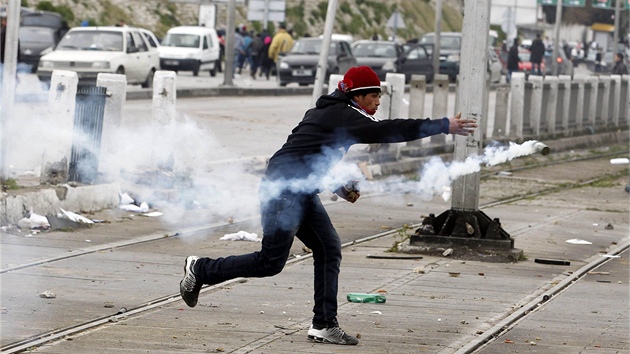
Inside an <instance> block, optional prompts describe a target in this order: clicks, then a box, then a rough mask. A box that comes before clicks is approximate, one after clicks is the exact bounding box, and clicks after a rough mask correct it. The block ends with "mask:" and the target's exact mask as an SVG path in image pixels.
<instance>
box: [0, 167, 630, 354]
mask: <svg viewBox="0 0 630 354" xmlns="http://www.w3.org/2000/svg"><path fill="white" fill-rule="evenodd" d="M619 168H620V167H619V166H614V165H610V163H609V162H608V158H601V159H596V160H591V161H584V162H578V163H577V164H570V165H568V166H562V165H559V166H556V167H555V168H554V167H552V166H550V167H546V168H541V169H534V170H522V171H514V172H513V173H512V175H510V176H496V177H493V178H489V179H484V181H483V182H482V185H481V190H482V192H481V199H480V200H481V203H482V205H485V204H487V203H488V202H490V201H495V200H497V199H499V198H501V196H505V193H506V190H510V191H511V193H512V195H515V194H516V195H518V194H523V193H524V192H525V191H527V192H532V191H534V192H535V191H543V190H545V189H547V190H549V188H545V187H549V186H561V185H563V184H566V183H567V181H575V178H576V175H577V174H579V173H578V172H576V171H585V173H584V174H580V177H579V178H578V179H579V180H582V181H587V180H589V179H590V178H592V177H593V176H598V175H601V173H602V172H605V173H606V174H613V175H614V174H615V173H616V172H619V171H617V170H615V169H619ZM626 183H627V176H617V177H614V178H611V179H610V180H606V181H605V182H601V183H593V184H588V185H585V186H583V187H579V188H570V189H561V190H558V191H556V192H548V193H545V194H542V195H539V196H537V197H528V198H525V199H521V200H517V201H513V202H511V203H508V204H501V205H495V206H492V207H484V208H483V211H484V212H485V213H486V214H488V215H489V216H490V217H492V218H499V219H500V220H501V223H502V225H503V228H504V229H505V230H506V231H507V232H508V233H509V234H510V235H511V236H512V237H513V238H514V239H515V247H516V248H518V249H522V250H523V252H524V255H525V258H526V259H523V260H521V261H519V262H516V263H507V264H506V263H492V262H481V261H470V260H458V259H453V258H450V257H432V256H422V257H423V258H422V259H395V257H393V258H392V259H387V257H392V256H408V255H407V254H400V253H388V252H386V251H387V250H388V249H390V248H391V247H392V245H393V244H394V242H399V241H401V240H402V239H403V236H404V233H405V231H400V230H397V228H400V227H403V225H414V224H417V223H419V222H420V221H421V218H422V216H426V215H427V214H428V213H436V214H437V213H441V212H442V211H445V210H448V209H449V208H450V203H449V202H444V201H443V200H441V198H436V199H432V200H430V201H426V200H422V199H421V198H419V197H418V196H417V195H414V194H413V193H407V194H396V193H387V194H377V193H366V195H364V196H363V197H362V198H361V200H360V201H359V202H357V203H356V204H353V205H350V204H348V203H345V202H341V201H336V202H333V201H332V200H330V198H329V196H328V195H322V198H323V200H324V201H325V202H326V204H327V206H326V207H327V209H328V210H329V212H330V214H331V218H332V219H333V223H334V224H335V225H336V228H337V230H338V232H339V234H340V235H341V237H342V240H343V241H344V242H345V244H346V246H345V247H344V250H343V257H344V259H343V261H342V272H341V279H340V290H339V296H338V298H339V304H340V307H339V321H340V323H341V325H342V327H343V328H344V329H345V330H347V331H348V332H350V333H352V334H360V336H361V340H360V344H359V345H358V346H357V347H344V346H334V345H324V344H314V343H310V342H308V341H307V340H306V331H307V329H308V326H309V324H310V318H311V307H312V291H313V289H312V264H311V261H310V257H309V255H308V254H306V253H304V252H303V251H302V245H301V244H300V243H299V241H297V240H296V242H295V244H294V246H293V254H294V256H292V257H291V260H290V262H289V264H288V265H287V267H286V268H285V270H284V271H283V272H282V273H281V274H279V275H278V276H275V277H271V278H263V279H236V280H235V281H233V282H228V283H224V284H219V285H217V286H213V287H207V288H204V290H203V292H202V295H201V296H200V301H199V305H198V306H197V307H195V308H193V309H191V308H188V307H186V305H185V304H184V303H183V301H182V300H181V299H180V298H179V296H178V284H179V280H180V279H181V276H182V266H183V260H184V258H185V257H186V256H187V255H190V254H196V255H200V256H210V257H218V256H225V255H229V254H236V253H244V252H250V251H253V250H256V249H258V247H259V244H257V243H255V242H244V241H240V242H239V241H222V240H219V238H220V237H221V236H223V235H225V234H226V233H232V232H236V231H238V230H244V231H247V232H254V233H258V234H260V231H259V228H260V226H259V221H258V219H257V217H256V215H255V214H254V215H252V217H251V218H239V219H237V220H234V221H235V222H234V223H233V224H229V223H227V222H225V221H223V222H217V223H215V224H213V225H196V226H191V225H188V224H186V225H169V226H166V225H167V224H164V223H162V222H161V221H162V220H161V219H160V218H159V217H158V218H150V217H143V216H138V215H135V214H131V213H128V212H123V211H120V210H105V211H103V212H101V213H99V214H94V215H90V217H91V218H93V219H99V218H100V219H103V220H107V221H108V222H107V223H102V224H98V225H96V226H95V227H92V228H89V229H84V230H83V229H82V230H75V231H72V232H60V231H55V232H46V233H39V234H28V235H27V234H21V235H15V234H7V233H4V234H3V235H2V239H1V241H2V248H1V252H2V273H0V281H1V282H2V295H1V299H2V305H1V306H2V315H1V325H2V339H1V340H2V345H3V351H4V352H10V351H8V350H4V349H5V346H6V345H7V344H9V343H13V342H16V341H19V340H24V339H27V338H30V337H32V336H34V335H36V334H38V333H43V332H46V331H50V330H53V329H58V328H67V327H72V326H77V325H79V324H82V323H84V322H87V321H89V320H93V319H95V318H100V319H104V320H103V321H104V322H103V323H101V324H100V325H98V326H96V327H94V328H89V329H86V330H84V331H80V332H78V333H70V334H68V335H62V336H61V337H60V338H59V339H57V340H52V341H47V340H43V342H45V343H40V344H38V345H39V346H37V347H33V348H31V352H36V353H141V352H142V353H147V352H148V353H183V352H186V353H215V352H229V353H349V352H353V353H417V352H428V353H468V352H480V353H513V352H514V353H516V352H518V353H628V352H630V345H629V340H628V333H629V331H630V328H629V323H630V318H629V313H628V301H629V299H630V288H629V281H630V275H629V265H628V252H627V248H628V243H629V234H630V225H629V223H630V217H629V208H628V194H626V193H625V192H623V187H624V186H625V184H626ZM202 224H203V223H202ZM407 232H412V231H407ZM372 235H379V237H374V238H371V237H370V236H372ZM571 239H580V240H584V241H588V242H590V244H573V243H567V242H566V241H567V240H571ZM374 256H383V257H386V258H385V259H382V258H374ZM617 256H619V257H617ZM537 259H548V260H561V261H566V262H569V263H570V264H569V265H554V264H541V263H538V262H536V260H537ZM46 291H48V292H51V293H54V295H55V297H54V298H43V297H41V296H42V294H43V293H45V292H46ZM378 291H382V292H383V293H384V294H385V295H386V297H387V302H386V303H385V304H357V303H351V302H347V301H346V295H347V294H348V293H356V292H378ZM545 297H548V300H546V301H545ZM147 304H150V306H148V307H146V306H145V307H143V305H147ZM123 307H124V308H126V309H127V312H125V313H121V314H117V313H118V312H119V311H120V310H121V309H122V308H123ZM30 346H31V345H27V347H30Z"/></svg>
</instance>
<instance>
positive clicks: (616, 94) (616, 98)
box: [610, 75, 621, 127]
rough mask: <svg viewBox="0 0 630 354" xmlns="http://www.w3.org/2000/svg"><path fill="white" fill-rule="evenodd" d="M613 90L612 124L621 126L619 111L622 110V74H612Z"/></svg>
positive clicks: (611, 103) (611, 98)
mask: <svg viewBox="0 0 630 354" xmlns="http://www.w3.org/2000/svg"><path fill="white" fill-rule="evenodd" d="M610 81H611V83H612V85H611V92H610V96H611V97H610V111H611V116H612V122H611V123H612V125H613V126H615V127H619V111H620V110H621V107H620V105H621V76H620V75H610Z"/></svg>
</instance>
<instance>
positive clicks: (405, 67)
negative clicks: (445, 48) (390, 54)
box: [397, 43, 434, 83]
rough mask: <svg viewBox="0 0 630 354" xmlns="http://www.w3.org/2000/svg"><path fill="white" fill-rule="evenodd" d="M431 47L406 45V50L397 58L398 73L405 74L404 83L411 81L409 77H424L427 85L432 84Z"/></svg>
mask: <svg viewBox="0 0 630 354" xmlns="http://www.w3.org/2000/svg"><path fill="white" fill-rule="evenodd" d="M427 47H430V48H431V49H432V46H431V45H425V44H411V43H409V44H407V49H406V50H405V52H404V53H403V54H402V55H401V56H400V58H399V64H398V71H397V72H398V73H401V74H405V83H409V82H410V81H411V75H414V74H415V75H424V76H425V78H426V81H427V83H430V82H433V74H434V73H433V57H432V56H431V52H432V50H431V49H428V48H427Z"/></svg>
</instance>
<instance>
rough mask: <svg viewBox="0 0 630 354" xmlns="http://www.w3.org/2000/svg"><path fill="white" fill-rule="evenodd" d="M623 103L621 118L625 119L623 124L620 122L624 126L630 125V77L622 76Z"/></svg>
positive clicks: (620, 111)
mask: <svg viewBox="0 0 630 354" xmlns="http://www.w3.org/2000/svg"><path fill="white" fill-rule="evenodd" d="M620 97H621V98H620V99H621V103H620V106H621V108H620V110H619V116H620V117H621V119H623V120H624V121H623V122H620V123H621V124H623V125H628V124H630V112H629V111H630V75H622V76H621V96H620Z"/></svg>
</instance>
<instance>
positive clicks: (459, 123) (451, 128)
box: [448, 112, 477, 136]
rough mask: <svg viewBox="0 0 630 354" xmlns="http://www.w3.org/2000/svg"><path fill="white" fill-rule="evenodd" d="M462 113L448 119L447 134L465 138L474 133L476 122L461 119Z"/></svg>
mask: <svg viewBox="0 0 630 354" xmlns="http://www.w3.org/2000/svg"><path fill="white" fill-rule="evenodd" d="M461 118H462V112H459V113H457V115H456V116H455V117H451V118H449V119H448V122H449V124H448V132H449V134H458V135H463V136H467V135H468V134H472V133H474V132H475V128H477V122H476V121H475V120H474V119H461Z"/></svg>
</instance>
